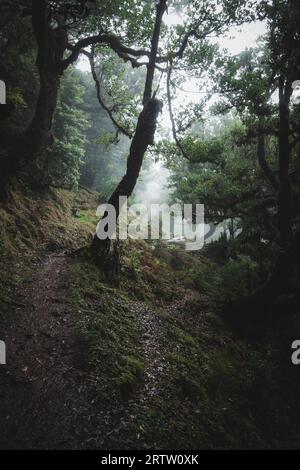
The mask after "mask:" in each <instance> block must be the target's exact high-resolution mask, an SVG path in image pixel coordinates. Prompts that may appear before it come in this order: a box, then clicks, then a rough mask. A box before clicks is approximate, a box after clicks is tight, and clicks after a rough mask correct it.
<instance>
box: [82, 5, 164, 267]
mask: <svg viewBox="0 0 300 470" xmlns="http://www.w3.org/2000/svg"><path fill="white" fill-rule="evenodd" d="M166 8H167V1H166V0H160V2H159V3H158V4H157V7H156V9H157V12H156V20H155V26H154V30H153V35H152V41H151V53H150V58H149V64H148V66H147V77H146V82H145V88H144V96H143V110H142V112H141V113H140V115H139V118H138V122H137V126H136V130H135V134H134V137H133V140H132V143H131V146H130V151H129V157H128V160H127V170H126V174H125V175H124V177H123V178H122V180H121V182H120V183H119V185H118V186H117V188H116V189H115V191H114V192H113V194H112V195H111V197H110V199H109V201H108V204H111V205H112V206H113V207H114V208H115V210H116V216H117V218H118V216H119V214H120V207H119V197H120V196H126V197H129V196H130V195H131V194H132V192H133V190H134V187H135V185H136V182H137V179H138V177H139V174H140V170H141V167H142V163H143V159H144V155H145V153H146V151H147V149H148V147H149V145H152V144H153V143H154V134H155V130H156V121H157V117H158V114H159V112H160V111H161V109H162V103H161V102H160V101H159V100H157V99H155V98H153V97H152V85H153V78H154V71H155V64H156V58H157V52H158V43H159V37H160V29H161V23H162V17H163V14H164V12H165V11H166ZM110 245H111V244H110V240H109V238H107V239H106V240H100V239H99V238H98V236H97V234H96V235H95V236H94V239H93V242H92V246H91V249H92V253H93V256H94V258H95V259H96V261H97V262H99V263H100V264H101V265H104V264H105V263H106V262H107V255H108V253H109V250H110Z"/></svg>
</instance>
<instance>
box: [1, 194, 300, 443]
mask: <svg viewBox="0 0 300 470" xmlns="http://www.w3.org/2000/svg"><path fill="white" fill-rule="evenodd" d="M96 207H97V195H96V194H94V193H91V192H87V191H85V190H81V191H79V192H78V193H72V192H69V191H62V190H60V191H53V192H51V193H47V194H41V195H40V196H39V197H38V198H37V197H35V198H33V196H32V195H31V194H30V193H28V194H27V195H26V196H24V195H21V194H20V193H18V192H16V193H15V195H14V202H13V203H12V204H11V206H10V208H8V210H4V209H1V211H0V219H1V235H0V237H1V250H0V257H1V266H2V270H1V290H0V310H1V316H0V338H1V339H3V340H5V342H6V346H7V365H6V366H1V367H0V388H1V404H0V422H1V423H2V429H3V430H2V432H1V434H0V447H1V448H17V449H19V448H26V449H30V448H42V449H49V448H51V449H52V448H57V449H63V448H71V449H80V448H84V449H86V448H92V449H95V448H103V449H107V448H109V449H128V448H135V449H136V448H166V449H184V448H185V449H191V448H194V449H195V448H196V449H203V448H214V449H216V448H268V447H272V448H285V447H289V448H290V447H291V446H292V447H295V448H299V438H298V435H297V432H296V431H297V422H298V421H297V416H298V414H297V413H298V408H297V407H296V408H293V403H294V399H295V397H296V396H297V393H298V390H297V389H293V390H291V389H290V388H289V386H290V383H289V381H288V378H289V376H287V377H285V375H284V372H283V371H282V369H279V368H278V365H276V361H272V358H273V357H276V351H270V343H269V342H266V343H264V344H261V345H260V346H255V347H254V346H253V345H252V346H251V345H250V344H247V343H246V342H245V341H241V340H238V339H237V338H234V337H233V335H232V333H231V332H230V331H229V330H228V328H227V327H226V325H225V324H224V323H223V322H222V320H221V319H220V316H219V315H218V311H219V302H218V301H217V300H216V299H217V298H218V296H217V292H216V291H215V288H214V285H213V283H210V282H209V279H208V278H207V276H208V277H209V278H211V279H212V278H213V273H214V271H215V270H216V266H215V265H214V263H213V262H212V261H211V260H209V259H208V258H206V257H205V255H204V254H202V253H200V254H199V253H197V254H188V253H185V252H183V251H180V250H179V249H175V248H173V249H171V248H169V247H167V246H165V245H163V244H161V243H155V244H150V243H145V242H143V241H130V242H126V243H125V242H124V244H123V245H121V261H122V263H121V265H122V269H121V279H120V287H118V288H116V287H114V286H112V285H110V284H108V283H107V282H106V280H105V277H104V275H103V273H102V272H101V271H100V270H99V268H97V267H96V266H95V265H94V264H93V263H92V262H91V261H90V260H89V259H88V257H87V256H86V252H84V251H83V252H81V253H78V254H76V253H75V254H74V252H76V249H77V248H79V247H82V246H85V245H87V244H88V243H89V240H90V238H91V236H92V233H93V230H94V227H95V223H96V218H95V216H94V213H95V209H96ZM74 208H76V209H77V217H73V216H72V213H74V210H73V209H74ZM195 272H197V273H198V275H197V276H195ZM282 397H286V399H285V400H283V399H282Z"/></svg>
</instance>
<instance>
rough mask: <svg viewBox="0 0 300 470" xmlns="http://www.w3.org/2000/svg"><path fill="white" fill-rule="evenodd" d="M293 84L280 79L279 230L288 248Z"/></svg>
mask: <svg viewBox="0 0 300 470" xmlns="http://www.w3.org/2000/svg"><path fill="white" fill-rule="evenodd" d="M291 96H292V84H291V83H290V82H289V81H286V80H285V79H284V77H280V79H279V155H278V167H279V194H278V228H279V235H280V242H281V245H282V246H283V247H286V246H287V245H288V244H289V242H290V241H291V239H292V227H291V215H292V189H291V183H290V180H289V163H290V142H289V133H290V99H291Z"/></svg>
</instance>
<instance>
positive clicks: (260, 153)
mask: <svg viewBox="0 0 300 470" xmlns="http://www.w3.org/2000/svg"><path fill="white" fill-rule="evenodd" d="M257 158H258V163H259V166H260V168H261V169H262V171H263V174H264V176H265V177H266V179H267V181H269V183H270V184H271V186H272V187H273V189H274V191H275V192H276V193H277V191H278V190H279V184H278V181H277V178H276V176H275V174H274V172H273V171H272V169H271V168H270V166H269V165H268V162H267V160H266V141H265V135H264V133H263V130H262V129H259V134H258V137H257Z"/></svg>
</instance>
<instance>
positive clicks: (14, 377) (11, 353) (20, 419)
mask: <svg viewBox="0 0 300 470" xmlns="http://www.w3.org/2000/svg"><path fill="white" fill-rule="evenodd" d="M67 262H68V261H67V257H66V256H65V255H64V254H60V255H56V254H52V255H50V256H48V257H47V258H46V259H45V260H44V261H42V263H41V264H40V265H39V264H38V265H37V266H36V270H35V272H34V273H33V275H32V277H31V279H30V280H29V281H27V282H26V283H25V285H23V286H22V289H20V290H19V291H17V292H16V293H15V294H16V299H18V303H19V307H17V308H16V309H15V311H14V312H12V314H11V317H10V319H9V325H8V328H7V335H6V338H5V341H6V347H7V365H6V366H5V367H4V368H3V369H1V386H2V387H5V392H4V396H2V397H1V408H0V417H1V423H2V426H3V429H2V430H1V433H0V436H1V437H0V439H1V443H0V445H1V447H2V448H7V447H9V448H32V447H35V448H47V447H49V445H51V447H57V448H59V447H65V446H66V447H70V446H71V447H72V446H73V445H74V442H72V440H73V437H72V436H74V432H70V431H71V427H72V422H73V418H72V417H74V416H75V415H76V406H78V398H80V396H81V392H82V390H83V388H84V387H83V372H82V371H81V370H80V368H79V367H78V365H77V364H76V360H75V359H76V350H77V348H78V346H77V344H76V328H75V325H76V318H75V317H74V315H73V314H72V312H71V311H69V310H68V309H66V306H65V291H66V287H67V275H66V273H67ZM74 396H75V397H76V399H75V400H73V399H74ZM79 401H80V400H79Z"/></svg>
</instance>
